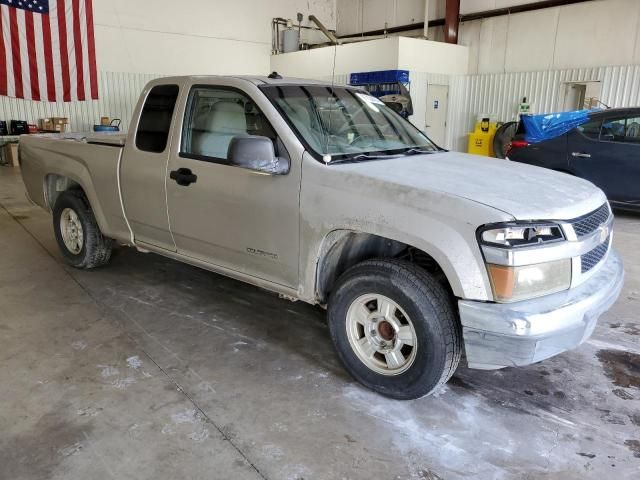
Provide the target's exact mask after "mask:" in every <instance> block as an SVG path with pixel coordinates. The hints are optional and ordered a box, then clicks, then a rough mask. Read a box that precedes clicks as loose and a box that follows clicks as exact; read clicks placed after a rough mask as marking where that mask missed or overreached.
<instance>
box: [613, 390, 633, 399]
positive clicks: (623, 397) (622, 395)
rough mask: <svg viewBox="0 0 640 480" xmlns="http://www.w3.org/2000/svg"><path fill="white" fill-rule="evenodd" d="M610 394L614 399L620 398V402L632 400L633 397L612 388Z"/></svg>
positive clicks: (624, 391) (623, 391)
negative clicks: (611, 393)
mask: <svg viewBox="0 0 640 480" xmlns="http://www.w3.org/2000/svg"><path fill="white" fill-rule="evenodd" d="M612 392H613V394H614V395H615V396H616V397H618V398H621V399H622V400H633V399H634V396H633V395H631V394H630V393H629V392H627V391H626V390H623V389H622V388H614V389H613V390H612Z"/></svg>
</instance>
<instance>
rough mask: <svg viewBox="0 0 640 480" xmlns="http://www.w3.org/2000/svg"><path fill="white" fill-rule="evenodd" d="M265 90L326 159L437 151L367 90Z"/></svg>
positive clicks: (290, 87)
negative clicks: (366, 91)
mask: <svg viewBox="0 0 640 480" xmlns="http://www.w3.org/2000/svg"><path fill="white" fill-rule="evenodd" d="M263 91H264V92H265V94H266V95H267V97H269V99H270V100H271V101H272V102H273V103H274V104H275V105H276V107H277V108H278V109H279V110H280V111H281V112H282V114H283V115H284V116H285V117H286V119H287V120H288V122H289V124H290V125H291V126H292V127H293V128H294V129H295V131H296V132H297V134H298V135H299V137H301V139H302V140H304V143H305V144H306V146H307V147H308V149H310V150H311V151H312V153H314V154H315V156H316V157H317V158H320V157H321V158H322V159H323V160H324V161H325V162H328V161H334V160H339V159H343V160H366V159H372V158H381V157H384V156H388V155H395V154H403V153H408V152H411V153H429V152H435V151H438V147H436V146H435V145H434V144H433V143H432V142H431V141H430V140H429V139H428V138H427V137H426V135H424V134H423V133H422V132H420V131H419V130H418V129H417V128H415V127H414V126H413V125H411V124H410V123H409V122H408V121H407V120H405V119H404V118H402V117H401V116H400V115H398V114H397V113H396V112H394V111H393V110H392V109H391V108H390V107H388V106H386V105H385V104H384V103H383V102H382V101H380V100H378V99H377V98H375V97H373V96H371V95H369V94H367V93H365V92H363V91H360V90H356V89H353V88H347V87H330V86H324V85H283V86H275V85H270V86H265V87H263Z"/></svg>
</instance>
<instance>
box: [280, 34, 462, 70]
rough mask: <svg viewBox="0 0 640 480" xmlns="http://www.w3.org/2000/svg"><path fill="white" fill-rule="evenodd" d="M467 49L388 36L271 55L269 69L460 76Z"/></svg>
mask: <svg viewBox="0 0 640 480" xmlns="http://www.w3.org/2000/svg"><path fill="white" fill-rule="evenodd" d="M467 50H468V49H467V48H466V47H463V46H460V45H449V44H446V43H440V42H432V41H429V40H423V39H416V38H405V37H389V38H383V39H379V40H368V41H364V42H356V43H347V44H343V45H338V46H337V47H323V48H314V49H312V50H306V51H300V52H291V53H285V54H281V55H273V56H272V57H271V70H275V71H277V72H278V73H280V74H281V75H284V76H292V77H300V78H314V79H326V78H331V75H332V72H334V73H335V74H336V75H343V74H349V73H353V72H362V71H365V72H366V71H372V70H395V69H401V70H412V71H419V72H429V73H437V74H445V75H462V74H465V73H467V64H468V53H467ZM334 57H335V69H334Z"/></svg>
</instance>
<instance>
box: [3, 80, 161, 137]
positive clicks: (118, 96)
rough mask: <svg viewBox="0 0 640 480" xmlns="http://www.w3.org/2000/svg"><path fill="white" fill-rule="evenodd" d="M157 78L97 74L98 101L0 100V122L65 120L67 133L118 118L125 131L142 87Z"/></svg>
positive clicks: (88, 128)
mask: <svg viewBox="0 0 640 480" xmlns="http://www.w3.org/2000/svg"><path fill="white" fill-rule="evenodd" d="M158 76H159V75H153V74H136V73H114V72H101V73H100V78H99V82H100V83H99V89H100V90H99V94H100V99H99V100H90V101H84V102H67V103H65V102H55V103H54V102H34V101H31V100H21V99H18V98H10V97H0V119H1V120H6V121H7V123H8V122H9V120H27V121H28V122H29V123H37V121H38V119H40V118H46V117H68V118H69V121H70V123H71V125H70V127H71V128H70V131H74V132H80V131H89V130H91V129H92V128H93V125H94V124H96V123H100V117H103V116H107V117H110V118H120V119H122V127H121V129H122V130H123V131H126V130H127V127H128V125H129V121H130V120H131V115H132V113H133V109H134V108H135V105H136V102H137V101H138V97H139V96H140V92H141V91H142V88H143V87H144V85H145V84H146V83H147V82H148V81H149V80H151V79H153V78H157V77H158Z"/></svg>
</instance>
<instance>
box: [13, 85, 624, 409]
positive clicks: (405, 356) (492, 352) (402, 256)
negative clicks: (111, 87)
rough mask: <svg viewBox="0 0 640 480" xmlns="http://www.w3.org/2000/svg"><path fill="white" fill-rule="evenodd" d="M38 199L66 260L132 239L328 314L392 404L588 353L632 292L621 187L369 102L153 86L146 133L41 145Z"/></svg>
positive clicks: (340, 347) (354, 369)
mask: <svg viewBox="0 0 640 480" xmlns="http://www.w3.org/2000/svg"><path fill="white" fill-rule="evenodd" d="M20 161H21V166H22V175H23V179H24V183H25V185H26V188H27V192H28V195H29V197H30V198H31V200H32V201H33V202H35V203H36V204H38V205H40V206H41V207H43V208H45V209H46V210H48V211H50V212H51V213H52V217H53V228H54V232H55V235H56V239H57V241H58V243H59V246H60V249H61V251H62V254H63V255H64V257H65V259H66V260H67V261H68V262H69V263H70V264H71V265H73V266H76V267H78V268H93V267H99V266H102V265H104V264H106V263H108V261H109V257H110V253H111V249H112V248H113V246H114V245H116V244H121V245H127V246H131V247H135V248H137V249H138V250H140V251H142V252H155V253H157V254H160V255H164V256H166V257H170V258H173V259H176V260H179V261H182V262H186V263H189V264H192V265H196V266H198V267H201V268H205V269H208V270H211V271H214V272H217V273H220V274H223V275H227V276H230V277H233V278H236V279H238V280H241V281H244V282H248V283H251V284H254V285H257V286H259V287H262V288H265V289H268V290H271V291H274V292H277V293H279V294H281V295H282V296H284V297H285V298H288V299H291V300H303V301H305V302H308V303H312V304H313V303H316V304H320V305H323V306H326V308H327V318H328V323H329V327H330V333H331V337H332V340H333V342H334V345H335V347H336V351H337V353H338V355H339V357H340V359H341V360H342V362H343V364H344V366H345V368H346V369H347V370H348V371H349V373H350V374H351V375H352V376H353V377H354V378H355V379H357V380H358V381H360V382H361V383H363V384H364V385H366V386H367V387H369V388H371V389H373V390H375V391H377V392H380V393H382V394H384V395H387V396H390V397H394V398H401V399H407V398H417V397H420V396H423V395H426V394H429V393H430V392H432V391H433V390H434V389H437V388H438V387H439V386H440V385H442V384H443V383H445V382H446V381H447V380H448V379H449V378H450V377H451V375H452V374H453V373H454V371H455V369H456V367H457V366H458V363H459V362H460V359H461V356H462V355H463V352H464V354H465V356H466V362H467V364H468V365H469V366H470V367H471V368H479V369H495V368H502V367H507V366H517V365H527V364H530V363H533V362H537V361H540V360H544V359H545V358H548V357H550V356H553V355H556V354H559V353H561V352H564V351H566V350H568V349H570V348H573V347H576V346H577V345H579V344H580V343H582V342H583V341H585V340H586V339H587V338H588V337H589V336H590V335H591V333H592V331H593V329H594V327H595V325H596V321H597V318H598V316H599V315H600V314H601V313H603V312H604V311H605V310H606V309H607V308H609V306H610V305H611V304H612V303H613V302H614V301H615V300H616V298H617V296H618V294H619V292H620V289H621V286H622V279H623V269H622V264H621V262H620V259H619V257H618V256H617V254H616V253H615V251H614V250H613V249H612V248H611V244H612V222H613V215H612V212H611V209H610V207H609V205H608V203H607V201H606V199H605V197H604V195H603V193H602V192H601V191H600V190H599V189H597V188H596V187H594V186H593V185H592V184H590V183H588V182H586V181H583V180H580V179H576V178H572V177H570V176H568V175H564V174H560V173H556V172H551V171H547V170H543V169H538V168H536V167H531V166H528V165H522V164H515V163H512V162H508V161H504V160H495V159H488V158H481V157H470V156H468V155H465V154H460V153H454V152H447V151H444V150H442V149H440V148H439V147H437V146H436V145H434V144H433V143H432V142H431V141H430V140H429V139H428V138H427V137H426V136H424V134H422V133H421V132H419V131H418V130H417V129H415V127H413V126H412V125H411V124H410V123H408V122H407V121H405V120H404V119H402V118H401V117H400V116H398V115H397V114H396V113H394V112H393V111H392V110H391V109H389V108H388V107H387V106H385V105H384V104H383V103H382V102H380V101H379V100H377V99H376V98H374V97H371V96H369V95H368V94H366V92H364V91H361V90H358V89H355V88H351V87H332V86H329V85H323V84H321V83H313V82H308V81H295V80H291V79H271V78H262V77H260V78H241V77H172V78H163V79H158V80H154V81H152V82H150V83H149V84H148V85H147V87H146V88H145V89H144V91H143V93H142V95H141V98H140V101H139V103H138V106H137V107H136V109H135V112H134V115H133V120H132V124H131V126H130V128H129V133H128V135H107V134H86V135H84V134H76V135H67V136H66V137H65V136H51V135H28V136H23V137H22V138H21V141H20Z"/></svg>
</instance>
